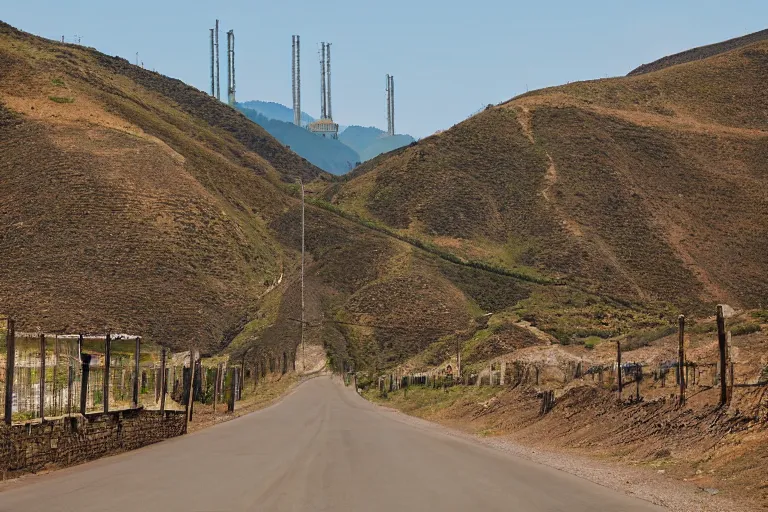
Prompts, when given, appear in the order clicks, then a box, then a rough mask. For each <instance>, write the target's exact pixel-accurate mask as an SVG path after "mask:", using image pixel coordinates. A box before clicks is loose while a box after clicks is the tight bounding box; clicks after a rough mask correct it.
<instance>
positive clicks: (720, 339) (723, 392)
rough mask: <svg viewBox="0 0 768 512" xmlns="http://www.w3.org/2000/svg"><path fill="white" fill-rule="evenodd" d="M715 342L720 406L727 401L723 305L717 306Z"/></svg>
mask: <svg viewBox="0 0 768 512" xmlns="http://www.w3.org/2000/svg"><path fill="white" fill-rule="evenodd" d="M717 343H718V346H719V347H718V348H719V349H720V406H721V407H722V406H724V405H726V404H727V403H728V390H727V385H728V377H727V373H726V372H727V370H726V368H727V367H728V366H727V365H728V362H727V355H726V338H725V314H724V313H723V305H722V304H718V306H717Z"/></svg>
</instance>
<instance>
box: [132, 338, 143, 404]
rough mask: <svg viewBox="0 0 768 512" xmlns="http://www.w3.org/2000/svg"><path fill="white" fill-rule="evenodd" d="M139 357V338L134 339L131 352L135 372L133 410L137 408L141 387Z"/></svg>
mask: <svg viewBox="0 0 768 512" xmlns="http://www.w3.org/2000/svg"><path fill="white" fill-rule="evenodd" d="M140 357H141V338H136V347H135V348H134V351H133V366H134V370H135V372H136V374H135V377H134V379H133V408H134V409H138V407H139V392H140V389H139V386H141V374H140V372H139V358H140Z"/></svg>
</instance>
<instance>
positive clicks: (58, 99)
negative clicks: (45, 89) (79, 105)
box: [48, 96, 75, 103]
mask: <svg viewBox="0 0 768 512" xmlns="http://www.w3.org/2000/svg"><path fill="white" fill-rule="evenodd" d="M48 99H49V100H51V101H53V102H54V103H74V102H75V98H66V97H64V96H48Z"/></svg>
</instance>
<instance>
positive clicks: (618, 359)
mask: <svg viewBox="0 0 768 512" xmlns="http://www.w3.org/2000/svg"><path fill="white" fill-rule="evenodd" d="M616 364H617V365H618V375H617V377H618V382H619V399H621V391H622V387H623V385H624V383H623V381H622V377H621V341H619V340H616Z"/></svg>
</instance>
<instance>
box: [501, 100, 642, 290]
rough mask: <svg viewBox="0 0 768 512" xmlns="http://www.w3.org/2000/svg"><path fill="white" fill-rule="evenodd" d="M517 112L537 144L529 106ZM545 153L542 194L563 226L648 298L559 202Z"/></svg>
mask: <svg viewBox="0 0 768 512" xmlns="http://www.w3.org/2000/svg"><path fill="white" fill-rule="evenodd" d="M516 112H517V114H518V115H517V119H518V122H519V123H520V128H521V129H522V131H523V133H524V134H525V136H526V137H527V138H528V140H529V141H531V144H536V137H535V134H534V131H533V124H532V119H531V111H530V110H529V109H528V108H527V107H520V109H519V110H516ZM544 153H545V155H546V157H547V161H548V162H549V166H548V167H547V173H546V175H545V176H544V188H543V189H542V191H541V196H542V197H543V198H544V201H545V202H546V203H547V204H548V205H549V206H551V207H552V209H553V210H554V212H555V215H556V216H557V218H559V219H560V221H561V222H562V226H563V227H564V228H565V229H566V231H568V232H569V233H571V234H572V235H573V236H574V237H576V239H577V240H588V241H589V242H591V243H592V244H593V245H594V246H595V248H596V249H597V250H598V251H599V252H600V253H601V254H602V255H603V256H604V257H605V259H606V261H607V262H608V263H610V265H611V266H612V267H613V268H615V269H616V271H617V272H618V273H619V274H620V275H621V276H622V277H623V278H624V280H625V281H626V282H627V283H629V285H630V286H632V289H633V290H634V292H635V293H636V294H637V296H638V297H640V298H641V299H643V300H645V299H647V298H648V297H647V294H646V293H645V291H644V290H643V289H642V288H641V287H640V285H639V284H637V282H636V281H635V279H634V277H632V275H631V274H630V273H629V272H627V270H626V269H625V268H624V266H623V265H622V264H621V262H619V259H618V258H617V257H616V253H614V251H613V249H611V247H610V246H609V245H608V244H607V243H606V242H605V240H603V239H602V237H600V236H599V235H598V234H597V233H595V232H594V231H592V230H590V231H589V232H588V233H587V234H586V236H585V230H584V228H583V227H582V226H581V225H580V224H579V223H578V222H577V221H576V220H575V219H573V218H572V217H570V216H569V215H568V214H567V213H566V211H565V209H563V208H562V207H561V206H560V205H559V204H557V202H556V201H555V198H554V194H553V192H552V190H553V188H554V186H555V184H556V183H557V178H558V176H557V167H556V166H555V161H554V159H553V158H552V155H550V154H549V151H547V150H546V149H545V150H544Z"/></svg>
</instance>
